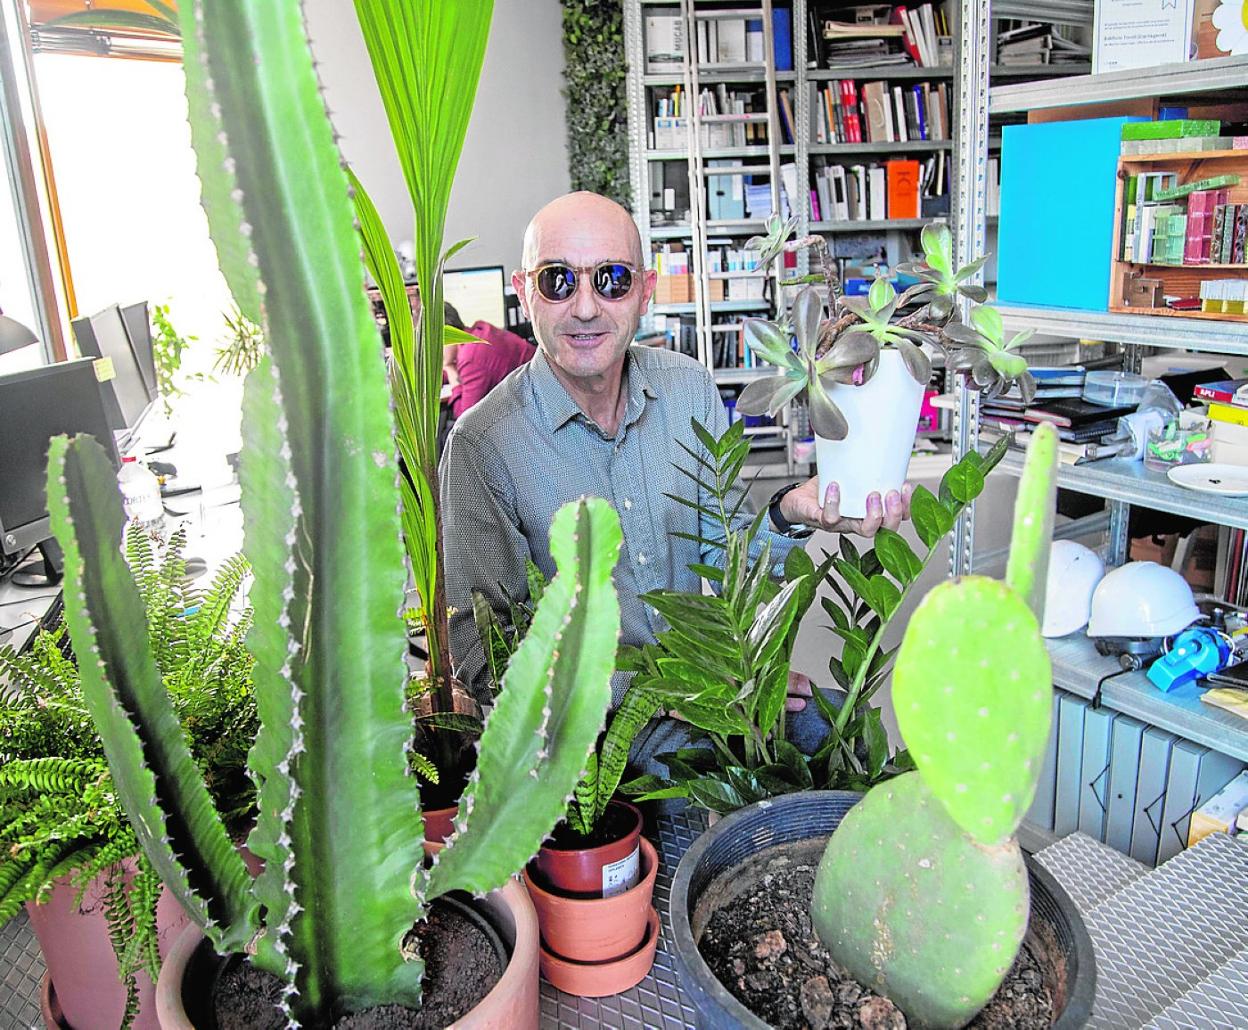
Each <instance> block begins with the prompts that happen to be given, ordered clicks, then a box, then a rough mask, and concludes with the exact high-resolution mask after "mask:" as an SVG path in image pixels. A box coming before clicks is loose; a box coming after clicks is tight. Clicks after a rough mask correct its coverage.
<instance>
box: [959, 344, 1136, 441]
mask: <svg viewBox="0 0 1248 1030" xmlns="http://www.w3.org/2000/svg"><path fill="white" fill-rule="evenodd" d="M1031 374H1032V376H1033V377H1034V378H1035V380H1036V395H1035V397H1034V398H1032V400H1031V402H1030V403H1026V402H1024V401H1023V399H1022V396H1021V395H1020V394H1019V392H1018V389H1017V388H1015V389H1013V390H1011V391H1009V392H1008V393H1006V394H1004V395H1003V396H1001V397H997V398H995V399H993V400H991V401H985V402H984V403H983V404H982V405H981V407H980V422H981V424H982V425H983V427H984V428H985V429H987V430H989V433H990V435H1004V434H1007V433H1012V434H1014V445H1015V446H1017V447H1019V448H1022V447H1025V446H1026V443H1025V441H1026V439H1027V436H1028V434H1029V433H1031V431H1032V430H1033V429H1035V427H1036V426H1037V425H1039V424H1040V423H1041V422H1051V423H1053V424H1054V425H1055V426H1056V427H1057V435H1058V437H1059V438H1060V440H1061V446H1060V450H1061V460H1062V462H1063V463H1065V464H1082V463H1083V462H1088V461H1096V460H1097V459H1099V458H1106V457H1113V456H1115V455H1116V454H1117V453H1118V450H1119V445H1118V444H1116V443H1114V444H1110V443H1107V441H1108V439H1109V438H1110V437H1112V436H1114V435H1115V433H1116V432H1117V430H1118V419H1119V418H1121V417H1122V416H1123V415H1128V414H1130V413H1131V412H1132V411H1134V410H1135V408H1134V406H1130V407H1121V408H1106V407H1102V406H1101V405H1099V404H1090V403H1089V402H1088V401H1085V400H1083V399H1082V393H1083V381H1084V378H1085V376H1086V375H1087V369H1086V368H1085V367H1083V366H1075V367H1066V366H1054V367H1047V368H1033V369H1031Z"/></svg>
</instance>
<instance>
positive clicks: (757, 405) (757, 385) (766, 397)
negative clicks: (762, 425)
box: [737, 376, 806, 415]
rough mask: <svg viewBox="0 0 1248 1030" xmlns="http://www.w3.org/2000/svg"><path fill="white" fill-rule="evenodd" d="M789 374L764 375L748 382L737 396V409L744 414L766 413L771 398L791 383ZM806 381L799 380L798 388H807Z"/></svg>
mask: <svg viewBox="0 0 1248 1030" xmlns="http://www.w3.org/2000/svg"><path fill="white" fill-rule="evenodd" d="M791 382H793V380H792V379H790V378H789V377H788V376H764V377H763V378H762V379H755V380H754V381H753V382H751V383H748V384H746V387H745V389H744V390H742V391H741V393H740V395H739V396H738V397H737V410H738V411H739V412H741V413H742V414H743V415H764V414H766V413H767V412H768V411H769V410H770V408H771V399H772V398H773V397H774V396H775V395H776V394H777V393H779V392H780V391H781V390H782V389H784V387H786V386H787V385H788V384H789V383H791ZM805 385H806V384H805V383H804V382H802V381H801V380H798V381H797V387H798V390H799V391H800V390H802V389H804V388H805Z"/></svg>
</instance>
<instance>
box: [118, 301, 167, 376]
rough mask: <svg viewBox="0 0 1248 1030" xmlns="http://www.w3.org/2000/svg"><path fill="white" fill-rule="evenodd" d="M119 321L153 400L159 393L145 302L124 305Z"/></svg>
mask: <svg viewBox="0 0 1248 1030" xmlns="http://www.w3.org/2000/svg"><path fill="white" fill-rule="evenodd" d="M121 320H122V322H123V323H124V324H125V326H126V334H127V335H128V336H129V337H130V346H131V347H132V348H133V349H134V356H135V357H136V358H137V359H138V362H139V371H140V372H142V373H143V383H144V385H145V386H146V387H147V391H148V393H149V394H150V395H151V396H152V397H153V398H155V396H156V395H157V394H158V393H159V392H160V381H159V380H158V379H157V378H156V358H155V356H154V354H153V353H152V323H151V320H150V319H149V318H148V315H147V301H145V300H141V301H139V302H138V303H137V304H127V305H125V306H124V307H123V308H122V309H121Z"/></svg>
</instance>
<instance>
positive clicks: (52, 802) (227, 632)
mask: <svg viewBox="0 0 1248 1030" xmlns="http://www.w3.org/2000/svg"><path fill="white" fill-rule="evenodd" d="M184 545H185V534H184V532H183V531H181V530H179V531H177V532H175V533H174V534H173V536H172V537H171V539H170V541H169V543H168V545H167V547H165V548H162V550H163V552H164V553H163V554H158V553H155V552H154V550H153V548H152V544H151V540H150V538H149V537H148V536H147V534H145V533H143V532H142V531H139V530H135V529H131V530H128V531H127V533H126V539H125V552H126V564H127V565H128V566H129V572H130V575H131V576H132V577H133V580H134V583H135V585H136V587H137V589H138V593H139V599H140V602H141V604H142V608H143V615H144V618H145V620H146V623H147V627H148V633H149V635H150V636H151V637H152V639H153V640H154V642H155V643H156V647H155V649H154V656H155V660H156V667H157V672H158V674H159V676H160V678H161V680H162V682H163V683H164V687H165V690H166V691H168V694H169V698H170V701H171V704H172V706H173V709H174V713H175V715H176V717H177V721H178V724H179V725H180V726H181V727H182V730H183V732H184V733H185V735H186V739H187V742H188V745H189V747H190V750H191V755H192V757H193V758H194V761H195V763H196V765H198V767H199V768H200V769H201V770H202V771H203V773H204V777H205V780H206V781H207V783H208V790H209V793H210V794H211V795H212V799H213V801H214V803H215V804H216V806H217V808H218V810H219V811H220V812H221V813H222V816H223V818H224V821H225V825H226V829H227V832H228V833H229V834H230V836H231V838H232V839H235V840H241V839H242V837H243V836H244V835H245V833H246V830H247V828H248V826H249V825H250V823H251V820H252V818H253V815H254V807H253V806H254V801H255V789H254V787H253V786H252V784H251V781H250V779H248V777H247V773H246V766H247V749H248V747H249V746H250V745H251V742H252V741H253V740H254V739H255V735H256V704H255V696H254V694H253V692H252V685H251V668H252V658H251V655H250V654H249V653H248V652H247V650H246V648H245V647H244V646H243V637H244V635H245V634H246V632H247V629H248V626H249V625H250V623H251V611H250V609H248V608H246V607H245V606H242V605H241V604H240V603H239V601H240V597H241V593H242V588H243V584H244V580H245V578H246V576H247V563H246V561H245V560H244V559H242V558H241V557H235V558H232V559H229V560H227V561H226V562H225V563H224V564H223V565H222V566H221V568H220V570H219V571H218V572H217V573H216V575H214V577H213V578H212V581H211V583H209V585H208V586H207V587H206V588H204V589H203V590H198V589H194V588H192V587H190V586H188V585H187V582H186V579H185V575H186V563H185V561H184V560H183V557H182V552H183V547H184ZM68 644H69V641H68V638H67V637H66V635H65V629H64V627H60V628H58V629H56V630H41V631H40V632H39V633H38V634H37V635H36V637H35V639H34V640H33V641H32V642H31V646H30V647H29V649H27V650H26V651H24V652H23V653H21V654H18V653H16V652H14V651H13V650H12V648H7V647H6V648H0V679H3V680H4V681H5V683H6V687H5V691H4V693H3V696H2V697H0V739H2V740H3V743H0V924H3V923H6V922H7V921H8V920H9V919H11V918H12V917H13V916H14V915H16V914H17V912H19V911H20V910H21V908H22V906H23V904H24V905H25V906H26V911H27V912H28V913H29V916H30V920H31V926H32V928H33V929H34V932H35V936H36V938H37V939H38V941H39V947H40V950H41V951H42V953H43V958H44V964H45V965H46V966H47V969H48V975H47V977H45V980H44V985H43V1002H44V1018H45V1021H47V1022H48V1025H50V1026H51V1025H54V1024H55V1022H56V1018H57V1017H56V1016H55V1015H54V1013H59V1017H60V1019H62V1020H63V1021H64V1022H66V1023H68V1025H70V1026H72V1027H74V1028H75V1030H117V1028H118V1027H136V1028H139V1030H151V1028H154V1027H155V1026H156V1005H155V1000H154V984H155V981H156V977H157V975H158V974H159V971H160V959H161V954H162V952H164V951H167V950H168V948H169V947H170V946H171V945H172V943H173V941H174V939H175V938H176V937H177V935H178V933H179V932H180V931H181V930H182V929H183V927H185V925H186V922H187V917H186V915H185V913H184V912H183V911H182V909H181V908H180V907H179V906H178V904H177V902H176V901H175V900H174V899H173V898H172V897H171V896H170V895H169V894H168V893H167V892H165V891H164V890H162V889H161V886H160V877H159V876H158V875H157V874H156V872H155V870H154V869H153V868H152V865H151V863H150V862H149V861H148V860H147V858H146V856H145V855H144V854H143V852H142V850H141V848H140V847H139V843H138V840H137V838H136V837H135V833H134V830H133V829H132V828H131V826H130V824H129V823H128V822H127V821H126V814H125V811H124V810H123V808H122V806H121V801H120V799H119V798H118V794H117V788H116V786H115V785H114V783H113V778H112V776H111V775H110V773H109V770H108V763H107V761H106V759H105V755H104V748H103V745H102V743H101V741H100V737H99V735H98V734H96V733H95V732H94V729H93V727H92V725H91V716H90V713H89V711H88V709H87V704H86V701H85V699H84V696H83V688H82V683H81V680H80V677H79V672H78V667H77V665H76V663H75V661H74V653H73V651H72V649H71V648H70V647H69V646H68Z"/></svg>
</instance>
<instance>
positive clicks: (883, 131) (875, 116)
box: [862, 82, 893, 143]
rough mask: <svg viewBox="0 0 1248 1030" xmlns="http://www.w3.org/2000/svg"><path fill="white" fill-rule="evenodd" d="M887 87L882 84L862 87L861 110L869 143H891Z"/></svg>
mask: <svg viewBox="0 0 1248 1030" xmlns="http://www.w3.org/2000/svg"><path fill="white" fill-rule="evenodd" d="M886 89H887V87H886V86H885V84H884V83H882V82H868V83H865V84H864V85H863V87H862V100H863V110H864V112H865V114H866V116H867V141H868V142H870V143H891V142H892V141H893V137H892V135H891V134H890V133H889V131H888V121H887V117H886V115H887V105H888V94H887V92H886Z"/></svg>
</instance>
